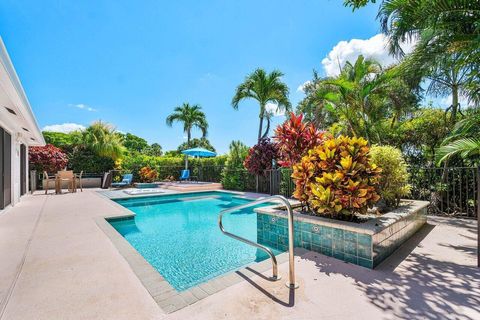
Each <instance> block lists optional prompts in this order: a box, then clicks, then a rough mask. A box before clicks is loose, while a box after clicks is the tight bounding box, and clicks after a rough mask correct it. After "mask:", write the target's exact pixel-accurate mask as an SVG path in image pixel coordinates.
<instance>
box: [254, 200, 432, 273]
mask: <svg viewBox="0 0 480 320" xmlns="http://www.w3.org/2000/svg"><path fill="white" fill-rule="evenodd" d="M425 214H426V209H424V208H421V209H420V210H418V211H416V212H412V213H411V214H409V215H406V216H405V217H404V218H403V219H399V220H397V221H395V222H394V223H392V224H391V225H389V226H388V227H387V228H385V229H383V230H381V231H380V232H378V233H374V234H369V233H360V232H356V231H351V230H346V229H342V228H341V225H340V224H339V227H338V228H336V227H332V226H330V225H331V224H330V225H322V224H317V223H311V222H306V221H298V220H295V221H294V243H295V247H300V248H303V249H306V250H311V251H315V252H318V253H321V254H324V255H326V256H330V257H334V258H336V259H339V260H342V261H345V262H348V263H352V264H355V265H358V266H362V267H365V268H369V269H373V268H374V267H375V266H377V265H378V264H379V263H380V262H381V261H383V260H384V259H385V258H387V257H388V256H389V255H390V254H392V253H393V251H395V250H396V249H397V248H398V247H399V246H400V245H401V244H402V243H403V242H405V241H406V240H407V239H408V238H409V237H410V236H412V235H413V234H414V233H415V232H416V231H417V230H418V229H419V228H420V227H421V226H422V225H423V224H424V223H425V222H426V217H425ZM257 240H258V241H259V243H264V244H267V245H269V246H272V247H274V248H276V249H278V250H282V251H286V250H287V248H288V229H287V219H286V217H282V216H278V215H272V214H268V213H262V212H257Z"/></svg>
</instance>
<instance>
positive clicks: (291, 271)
mask: <svg viewBox="0 0 480 320" xmlns="http://www.w3.org/2000/svg"><path fill="white" fill-rule="evenodd" d="M275 200H279V201H281V202H283V203H284V204H285V207H286V209H287V213H288V256H289V257H288V259H289V264H288V267H289V273H288V282H287V283H285V285H286V286H287V287H288V288H290V289H296V288H298V284H297V283H296V282H295V264H294V261H295V260H294V255H293V247H294V243H293V241H294V236H293V210H292V206H291V205H290V202H289V201H288V200H287V199H286V198H285V197H283V196H280V195H274V196H269V197H266V198H260V199H258V200H255V201H252V202H249V203H245V204H242V205H238V206H235V207H232V208H227V209H224V210H222V211H221V212H220V214H219V216H218V226H219V228H220V231H222V233H223V234H225V235H227V236H229V237H231V238H234V239H236V240H239V241H242V242H244V243H246V244H249V245H251V246H254V247H257V248H259V249H261V250H263V251H265V252H266V253H267V254H268V255H269V256H270V259H271V260H272V269H273V276H272V278H271V279H272V280H275V281H276V280H280V279H281V276H279V275H278V263H277V258H276V257H275V255H274V254H273V252H272V250H271V249H270V248H268V247H266V246H263V245H261V244H259V243H257V242H253V241H250V240H248V239H245V238H242V237H240V236H237V235H236V234H233V233H230V232H228V231H226V230H225V228H224V227H223V222H222V218H223V215H224V214H225V213H229V212H233V211H237V210H241V209H245V208H249V207H252V206H255V205H258V204H262V203H266V202H272V201H275Z"/></svg>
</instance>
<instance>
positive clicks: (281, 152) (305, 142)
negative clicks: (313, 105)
mask: <svg viewBox="0 0 480 320" xmlns="http://www.w3.org/2000/svg"><path fill="white" fill-rule="evenodd" d="M322 140H323V132H321V131H319V130H317V129H316V128H315V126H314V125H313V124H312V123H309V122H304V121H303V114H300V115H298V116H297V115H295V114H294V113H293V112H292V113H290V119H287V120H286V121H285V122H284V123H283V124H281V125H279V126H278V127H277V128H276V129H275V141H276V142H277V146H278V164H279V165H281V166H282V167H292V166H293V165H294V164H296V163H298V162H299V161H300V160H301V159H302V156H304V155H305V154H307V152H308V150H310V149H313V148H314V147H316V146H318V145H320V144H321V143H322Z"/></svg>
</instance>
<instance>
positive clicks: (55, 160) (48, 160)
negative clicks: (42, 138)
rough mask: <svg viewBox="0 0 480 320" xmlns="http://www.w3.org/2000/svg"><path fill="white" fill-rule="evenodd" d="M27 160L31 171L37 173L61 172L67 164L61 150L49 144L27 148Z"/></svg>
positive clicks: (66, 158) (65, 156) (66, 159)
mask: <svg viewBox="0 0 480 320" xmlns="http://www.w3.org/2000/svg"><path fill="white" fill-rule="evenodd" d="M28 160H29V162H30V168H31V169H33V170H37V171H38V172H43V171H47V172H48V173H54V172H56V171H58V170H62V169H63V168H65V167H66V166H67V163H68V157H67V155H66V154H65V153H64V152H63V151H62V150H61V149H59V148H57V147H55V146H53V145H51V144H47V145H46V146H41V147H29V148H28Z"/></svg>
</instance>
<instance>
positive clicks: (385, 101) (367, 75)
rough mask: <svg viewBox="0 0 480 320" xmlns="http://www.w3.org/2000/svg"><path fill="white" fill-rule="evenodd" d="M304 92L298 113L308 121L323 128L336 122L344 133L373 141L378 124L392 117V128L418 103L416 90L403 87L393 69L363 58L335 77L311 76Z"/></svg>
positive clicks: (377, 138) (378, 138)
mask: <svg viewBox="0 0 480 320" xmlns="http://www.w3.org/2000/svg"><path fill="white" fill-rule="evenodd" d="M304 90H305V93H306V97H305V99H304V100H303V101H302V102H301V103H300V104H299V107H298V108H297V111H304V112H307V114H308V113H310V114H309V115H308V117H307V118H308V119H313V120H314V121H315V122H316V123H320V124H323V126H321V127H323V128H324V129H327V126H329V125H332V124H334V123H337V124H340V128H343V129H344V130H345V132H343V133H344V134H349V135H353V136H365V137H366V138H367V139H369V140H371V141H374V142H382V134H381V128H379V125H380V124H381V122H382V121H383V120H385V119H388V118H391V119H392V120H391V121H392V125H393V124H394V123H395V122H396V121H397V120H398V119H399V118H400V117H401V116H402V114H403V113H405V112H407V110H412V109H413V108H414V106H416V102H417V95H416V92H415V90H413V89H412V88H410V87H409V86H408V85H406V83H405V82H404V81H403V79H402V78H400V76H399V74H398V70H397V69H396V68H389V69H386V70H384V69H383V68H382V67H381V65H380V64H379V63H378V62H376V61H374V60H371V59H365V58H364V57H363V56H362V55H360V56H358V58H357V60H356V61H355V63H353V64H352V63H351V62H346V64H345V66H344V67H343V68H342V69H341V71H340V74H339V75H338V76H336V77H326V78H319V77H318V76H317V74H316V73H314V79H313V81H312V82H311V83H309V84H307V85H306V86H305V89H304ZM312 113H313V114H312ZM320 119H322V120H320Z"/></svg>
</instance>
